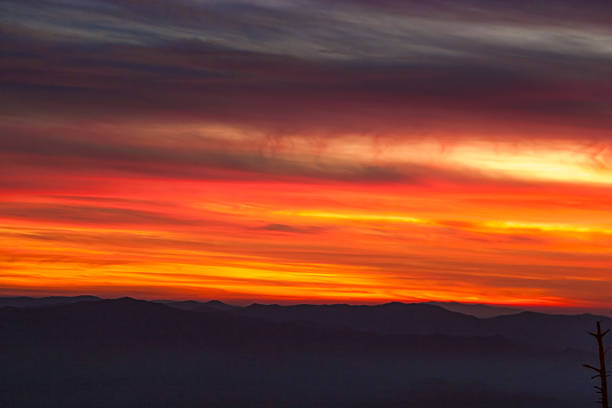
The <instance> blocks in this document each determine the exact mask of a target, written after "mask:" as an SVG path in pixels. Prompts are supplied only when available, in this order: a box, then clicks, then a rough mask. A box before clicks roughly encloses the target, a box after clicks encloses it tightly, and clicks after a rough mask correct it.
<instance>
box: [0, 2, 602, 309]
mask: <svg viewBox="0 0 612 408" xmlns="http://www.w3.org/2000/svg"><path fill="white" fill-rule="evenodd" d="M0 27H1V28H0V39H1V40H0V55H1V57H0V84H1V85H0V88H1V91H0V106H1V107H2V109H1V110H0V116H1V121H0V242H2V245H0V295H5V296H14V295H32V296H40V295H50V294H56V295H59V294H61V295H72V294H95V295H99V296H112V297H115V296H126V295H129V296H134V297H140V298H175V299H202V300H206V299H220V300H224V301H228V302H230V303H231V302H237V303H240V302H250V301H259V302H266V303H269V302H281V303H295V302H317V303H322V302H326V303H336V302H340V303H381V302H387V301H405V302H412V301H420V300H443V301H462V302H477V303H493V304H511V305H520V306H521V307H526V306H541V307H553V308H555V307H556V308H558V309H557V310H592V311H599V312H601V313H603V312H609V311H610V309H612V3H611V2H609V1H596V0H587V1H569V0H558V1H552V0H550V1H537V2H534V1H523V0H518V1H501V0H454V1H451V0H447V1H444V0H440V1H416V0H412V1H393V0H379V1H373V0H353V1H348V0H346V1H344V0H336V1H329V0H249V1H233V0H227V1H215V0H176V1H171V2H170V1H168V2H167V1H160V0H106V1H94V0H3V1H2V2H1V3H0Z"/></svg>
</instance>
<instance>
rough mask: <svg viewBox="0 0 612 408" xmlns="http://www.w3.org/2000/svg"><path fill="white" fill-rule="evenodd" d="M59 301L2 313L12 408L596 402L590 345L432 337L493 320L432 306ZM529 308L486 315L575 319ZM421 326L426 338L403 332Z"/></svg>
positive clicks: (1, 357)
mask: <svg viewBox="0 0 612 408" xmlns="http://www.w3.org/2000/svg"><path fill="white" fill-rule="evenodd" d="M59 303H60V304H56V305H54V306H42V307H29V308H24V307H21V308H16V307H5V308H0V347H1V348H2V350H3V352H2V353H1V354H0V406H8V407H12V406H15V407H21V406H24V407H25V406H27V407H36V406H40V407H77V406H79V407H82V406H92V407H96V406H100V407H101V406H105V407H106V406H127V407H132V406H133V407H140V406H147V407H165V406H173V407H192V406H219V407H226V406H249V407H250V406H253V407H257V406H261V407H264V406H265V407H276V406H283V407H284V406H296V407H311V406H322V407H325V406H334V407H338V406H340V407H343V406H381V407H382V406H384V407H386V406H398V407H399V406H411V407H416V408H419V407H432V406H441V407H446V406H448V407H455V406H461V407H485V406H487V407H489V406H496V407H534V408H535V407H539V408H540V407H555V408H559V407H570V406H576V405H584V404H588V403H589V402H590V401H591V399H592V395H591V391H590V383H589V379H588V375H587V374H588V373H585V372H584V370H583V369H582V367H581V363H582V362H583V361H584V360H588V359H590V358H591V357H592V356H591V355H590V354H589V353H584V352H579V351H564V352H559V351H557V350H550V349H547V348H545V347H540V346H539V345H537V344H534V343H533V342H531V343H530V344H528V343H526V342H521V341H516V340H512V339H509V337H516V338H520V337H521V335H519V334H517V333H514V334H515V335H514V336H508V337H504V336H501V335H499V334H486V335H475V336H471V335H469V334H470V333H469V332H468V331H466V332H462V335H459V336H458V335H455V336H450V335H448V334H431V333H427V331H425V330H422V328H423V327H438V328H443V327H444V326H440V325H441V324H442V322H447V324H448V326H447V327H449V329H448V330H449V331H458V330H463V328H462V326H461V324H465V326H464V327H468V328H470V329H471V328H475V329H476V330H477V329H479V327H480V326H479V324H480V323H482V320H480V319H476V318H473V317H470V316H465V315H461V314H454V313H453V312H448V311H446V310H443V309H440V308H436V307H435V306H431V305H423V306H426V307H425V308H422V307H413V306H414V305H403V304H388V305H382V306H381V307H370V308H360V307H356V308H355V309H353V307H348V308H347V307H345V306H316V307H314V309H311V308H310V307H308V306H301V307H296V308H283V307H276V306H271V307H270V309H271V310H272V312H270V313H261V311H262V310H264V311H266V310H267V308H268V307H267V306H257V305H255V306H253V307H250V308H232V307H229V308H226V307H223V306H222V305H220V304H218V303H213V304H198V305H194V304H184V303H183V304H182V305H174V307H173V306H172V305H171V304H170V305H169V304H168V303H167V302H163V303H159V302H158V303H154V302H145V301H139V300H134V299H129V298H124V299H116V300H96V299H93V300H90V301H78V302H59ZM334 308H336V309H334ZM253 310H256V311H258V313H252V311H253ZM287 311H289V314H291V313H294V314H293V318H287V317H286V316H287V313H288V312H287ZM313 311H314V312H313ZM268 312H269V310H268ZM295 312H298V313H295ZM449 313H450V314H449ZM370 314H372V316H370ZM457 315H458V316H457ZM313 316H314V317H317V318H313ZM516 316H518V320H511V321H509V322H506V321H503V320H493V321H494V323H486V324H492V325H502V326H503V327H504V330H507V331H508V332H509V333H511V334H512V333H513V332H512V330H523V328H524V327H528V326H530V325H531V326H534V325H537V324H539V325H540V326H542V327H543V328H545V329H548V330H550V327H553V326H554V327H556V326H555V325H559V324H566V320H563V317H554V316H553V317H550V316H547V315H545V316H541V315H539V314H533V315H532V314H522V315H516ZM281 317H282V318H281ZM505 317H506V318H510V317H512V316H505ZM377 319H382V320H385V321H382V322H380V324H379V325H376V324H374V323H373V322H375V321H376V320H377ZM445 319H446V320H445ZM542 319H543V320H542ZM559 319H560V320H559ZM488 320H490V319H487V322H488ZM432 321H433V322H434V323H435V324H434V323H432ZM525 321H527V323H525ZM338 322H342V323H338ZM398 322H399V323H398ZM415 322H418V323H419V325H420V326H419V328H415V329H414V330H413V332H416V333H420V334H414V333H409V332H410V330H408V329H406V328H405V329H402V330H395V329H393V325H396V324H401V325H406V326H407V327H409V326H410V325H411V324H415ZM479 322H480V323H479ZM551 322H552V323H551ZM428 325H429V326H428ZM550 325H553V326H550ZM494 327H495V326H494ZM381 328H384V330H381ZM440 332H443V330H440ZM579 335H583V336H585V337H587V336H586V334H584V332H582V333H579Z"/></svg>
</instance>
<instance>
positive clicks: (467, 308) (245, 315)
mask: <svg viewBox="0 0 612 408" xmlns="http://www.w3.org/2000/svg"><path fill="white" fill-rule="evenodd" d="M69 305H72V306H70V307H69ZM134 305H139V308H140V309H134V308H135V307H136V306H134ZM3 306H4V309H0V312H2V315H3V316H5V319H6V318H7V317H8V316H12V315H18V316H26V315H27V316H35V315H37V314H45V313H49V314H51V315H50V317H49V319H53V318H54V316H56V314H55V313H60V312H62V311H63V312H64V313H72V314H75V315H78V314H79V313H81V314H83V313H85V314H86V311H89V310H91V313H93V311H94V310H95V311H96V315H99V313H102V311H103V310H115V309H116V308H121V307H124V308H127V310H126V313H131V311H132V310H142V311H144V310H146V311H147V313H149V314H150V315H151V316H150V317H151V319H152V320H155V319H156V317H155V316H154V315H155V314H157V313H159V314H160V316H159V317H158V318H160V319H161V318H162V317H163V316H166V315H168V314H172V313H177V312H174V311H175V310H176V311H183V312H192V313H193V312H195V313H198V314H202V313H204V314H206V316H207V318H209V319H212V318H213V317H214V318H215V319H213V320H214V321H212V323H211V322H208V324H213V323H214V324H217V325H228V324H230V322H234V323H236V322H240V324H245V322H250V324H251V325H253V323H252V322H254V321H256V322H258V323H257V324H259V325H265V324H270V323H272V324H277V325H278V324H292V325H296V326H299V327H304V326H307V327H310V328H317V329H319V330H349V331H353V332H359V333H372V334H375V335H384V336H392V335H418V336H431V335H442V336H453V337H456V338H476V337H481V338H482V337H499V338H503V339H506V340H508V341H511V342H515V343H517V344H522V345H525V346H534V347H541V348H546V349H548V350H551V351H560V350H565V349H576V350H585V351H586V350H591V349H592V340H591V339H590V338H589V337H588V336H585V333H586V331H588V330H592V329H593V327H594V325H595V322H597V321H601V322H602V324H603V325H604V326H606V327H612V319H610V318H608V317H605V316H596V315H591V314H581V315H552V314H545V313H536V312H524V311H520V310H514V309H509V308H498V307H492V306H487V305H472V304H461V303H436V302H427V303H401V302H391V303H385V304H381V305H348V304H332V305H310V304H300V305H289V306H283V305H277V304H268V305H266V304H258V303H253V304H251V305H249V306H244V307H241V306H232V305H228V304H225V303H223V302H220V301H218V300H213V301H209V302H198V301H173V300H156V301H139V300H135V299H131V298H124V299H120V300H107V299H101V298H98V297H95V296H75V297H61V296H54V297H45V298H30V297H13V298H11V297H5V298H0V308H1V307H3ZM51 306H64V307H63V308H59V309H57V308H56V309H53V308H51V309H49V307H51ZM15 308H21V309H40V310H36V311H29V312H27V313H26V312H24V311H19V310H15ZM43 309H44V310H43ZM450 309H454V311H453V310H450ZM460 311H461V312H460ZM468 312H471V313H468ZM474 315H480V316H484V317H486V318H478V317H476V316H474ZM179 316H180V317H181V318H185V317H186V316H189V319H191V320H193V321H194V324H195V325H198V326H199V327H201V326H202V325H201V319H203V317H202V316H196V315H193V314H188V315H185V314H177V316H176V317H175V318H176V319H178V320H181V319H179V318H178V317H179ZM489 316H494V317H489ZM91 318H92V317H91V316H87V319H91ZM189 319H188V320H189ZM264 322H266V323H264ZM80 327H81V326H80ZM184 330H187V329H184Z"/></svg>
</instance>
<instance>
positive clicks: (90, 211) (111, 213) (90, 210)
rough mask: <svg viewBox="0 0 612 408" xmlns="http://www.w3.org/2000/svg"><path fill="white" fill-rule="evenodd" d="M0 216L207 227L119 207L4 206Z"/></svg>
mask: <svg viewBox="0 0 612 408" xmlns="http://www.w3.org/2000/svg"><path fill="white" fill-rule="evenodd" d="M0 217H2V218H5V219H7V218H8V219H10V218H13V219H26V220H30V221H48V222H60V223H70V224H75V223H76V224H96V225H192V226H197V225H203V223H204V221H203V220H195V219H187V218H179V217H173V216H169V215H164V214H161V213H157V212H153V211H146V210H134V209H128V208H118V207H102V206H76V205H62V204H31V203H11V202H5V203H0Z"/></svg>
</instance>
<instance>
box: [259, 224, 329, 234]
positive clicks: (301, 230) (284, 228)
mask: <svg viewBox="0 0 612 408" xmlns="http://www.w3.org/2000/svg"><path fill="white" fill-rule="evenodd" d="M257 229H259V230H263V231H274V232H287V233H294V234H316V233H318V232H321V231H322V230H323V229H322V228H321V227H313V226H307V227H294V226H291V225H287V224H267V225H264V226H263V227H259V228H257Z"/></svg>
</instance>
